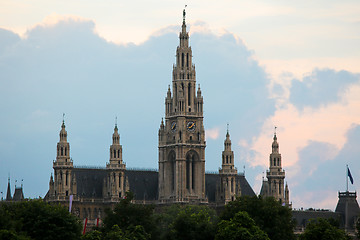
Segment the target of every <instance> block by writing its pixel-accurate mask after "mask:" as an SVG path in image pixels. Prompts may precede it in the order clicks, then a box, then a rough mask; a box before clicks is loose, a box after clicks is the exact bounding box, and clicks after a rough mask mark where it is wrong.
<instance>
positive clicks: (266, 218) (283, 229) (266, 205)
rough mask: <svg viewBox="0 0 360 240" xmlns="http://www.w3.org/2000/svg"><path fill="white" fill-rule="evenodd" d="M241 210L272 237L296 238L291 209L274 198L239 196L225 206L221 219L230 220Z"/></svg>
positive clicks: (278, 238)
mask: <svg viewBox="0 0 360 240" xmlns="http://www.w3.org/2000/svg"><path fill="white" fill-rule="evenodd" d="M240 211H244V212H247V213H248V214H249V216H250V217H251V218H252V219H254V221H255V223H256V225H257V226H259V227H260V228H261V229H262V230H263V231H264V232H265V233H266V234H267V235H268V237H269V238H270V239H272V240H292V239H295V235H294V232H293V230H294V227H295V223H294V222H293V220H292V213H291V209H289V208H288V207H285V206H281V204H280V203H279V202H278V201H276V200H275V199H274V198H262V197H248V196H244V197H239V198H237V199H236V200H235V201H233V202H229V203H228V204H227V205H226V206H225V209H224V211H223V212H222V214H221V219H222V220H230V219H231V218H234V216H235V214H236V213H238V212H240Z"/></svg>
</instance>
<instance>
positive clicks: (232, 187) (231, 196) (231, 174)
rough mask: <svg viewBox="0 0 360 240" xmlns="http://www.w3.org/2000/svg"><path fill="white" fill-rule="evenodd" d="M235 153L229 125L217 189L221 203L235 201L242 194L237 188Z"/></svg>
mask: <svg viewBox="0 0 360 240" xmlns="http://www.w3.org/2000/svg"><path fill="white" fill-rule="evenodd" d="M234 162H235V159H234V152H233V151H232V150H231V140H230V134H229V125H228V129H227V132H226V138H225V141H224V151H223V152H222V165H221V168H220V169H219V175H220V183H218V187H217V197H216V201H217V202H221V203H225V204H226V203H228V202H230V201H234V200H235V198H236V196H237V195H239V194H240V190H239V189H238V187H237V185H238V184H237V182H236V175H237V169H236V168H235V164H234Z"/></svg>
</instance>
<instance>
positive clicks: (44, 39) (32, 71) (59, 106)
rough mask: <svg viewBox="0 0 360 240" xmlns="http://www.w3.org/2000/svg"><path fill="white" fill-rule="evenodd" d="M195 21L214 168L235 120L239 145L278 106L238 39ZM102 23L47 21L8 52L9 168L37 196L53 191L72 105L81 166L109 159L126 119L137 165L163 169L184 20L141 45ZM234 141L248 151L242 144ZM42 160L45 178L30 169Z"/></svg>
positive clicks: (4, 157) (4, 106) (2, 68)
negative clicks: (166, 119) (110, 34)
mask: <svg viewBox="0 0 360 240" xmlns="http://www.w3.org/2000/svg"><path fill="white" fill-rule="evenodd" d="M191 27H194V31H193V33H192V34H191V36H190V40H191V46H192V49H193V55H194V59H193V60H194V61H193V62H194V63H195V65H196V71H197V83H199V84H201V89H202V93H203V96H204V102H205V103H204V110H205V113H204V123H205V129H208V130H210V132H209V131H208V132H207V134H208V137H210V138H211V137H212V138H213V139H212V141H209V142H208V145H207V150H206V154H207V155H206V159H207V162H206V164H207V165H206V169H207V170H214V169H218V167H219V166H220V165H221V151H222V150H223V139H224V138H225V133H226V123H227V122H229V123H230V129H231V136H232V140H233V142H234V143H236V142H238V141H239V140H240V139H245V140H246V141H247V142H251V139H252V136H253V135H254V134H256V133H259V132H260V131H261V127H262V122H263V121H264V119H266V118H268V117H269V116H270V115H271V114H273V112H274V110H275V103H274V101H273V100H272V99H269V92H268V90H267V85H268V84H269V79H268V78H267V75H266V73H265V72H264V70H263V68H261V67H260V66H259V65H258V63H257V62H256V61H255V60H254V59H253V57H252V56H253V52H252V51H250V50H249V49H247V47H246V46H245V45H244V43H243V42H242V41H241V40H240V39H239V38H238V37H236V36H234V35H233V34H231V33H229V32H225V33H224V34H222V35H216V34H213V33H211V32H210V31H208V30H207V29H206V24H204V23H199V24H198V25H196V24H195V25H194V26H191ZM95 28H96V26H95V23H94V22H93V21H90V20H86V19H73V18H68V19H66V18H65V19H61V20H60V21H57V22H56V21H55V22H54V21H50V23H49V21H46V23H45V24H38V25H36V26H35V27H34V28H32V29H30V30H28V32H27V34H26V37H25V38H21V39H20V38H18V39H16V38H15V40H13V41H12V42H14V43H15V42H16V44H15V45H13V47H12V48H13V49H12V51H11V52H9V53H8V54H7V55H5V54H2V55H0V59H1V63H2V64H0V84H1V86H2V87H1V88H0V102H1V103H0V111H1V112H3V113H6V114H4V117H3V118H1V120H0V124H1V125H2V126H6V128H5V129H4V130H3V131H2V139H6V141H4V140H1V141H0V143H1V144H0V159H1V161H2V162H1V165H2V166H5V167H2V168H1V170H0V173H1V176H6V178H7V173H8V172H11V173H16V174H12V176H14V175H16V176H15V178H16V177H17V176H20V177H21V178H24V179H26V180H27V184H26V185H25V186H26V193H27V192H28V193H29V195H30V196H32V197H33V196H38V195H41V196H43V195H44V194H45V193H46V191H47V188H48V186H47V182H48V178H49V176H50V173H51V172H52V169H51V168H52V160H53V159H54V158H55V153H56V152H55V149H56V143H57V141H58V132H59V130H60V125H61V120H62V113H63V112H65V113H66V117H65V123H66V127H67V131H68V140H69V142H70V145H71V153H70V155H71V157H72V158H73V160H74V164H75V165H100V166H104V165H105V163H106V161H108V151H109V146H110V144H111V134H112V131H113V126H114V118H115V116H117V117H118V126H119V131H120V135H121V143H122V145H123V148H124V149H123V158H124V161H125V162H126V164H127V166H128V167H140V166H141V167H150V168H156V167H157V162H158V159H157V157H158V153H157V151H158V150H157V144H158V143H157V142H158V139H157V131H158V128H159V125H160V121H161V117H163V116H164V99H165V96H166V91H167V86H168V85H169V84H171V81H172V79H171V76H172V74H171V71H172V64H173V63H174V60H175V58H174V53H175V51H176V47H177V45H178V32H179V31H180V26H178V27H177V31H176V33H174V26H170V27H169V29H168V30H167V29H166V28H164V29H162V30H160V31H158V32H156V33H154V35H152V36H150V37H149V38H148V39H147V40H146V41H145V42H143V43H141V44H137V45H135V44H114V43H111V42H108V41H106V40H105V39H103V38H102V37H100V36H99V35H98V34H97V33H96V31H95ZM10 35H11V34H10ZM9 38H10V37H9ZM219 126H223V127H219ZM221 132H222V133H223V135H222V134H221ZM219 136H223V138H222V137H219ZM17 146H22V147H21V150H19V149H18V147H17ZM233 148H234V150H235V151H238V150H237V146H236V144H234V145H233ZM25 153H26V156H27V157H26V158H24V154H25ZM25 159H26V160H25ZM238 159H242V160H243V162H240V161H239V160H238ZM236 162H237V163H238V164H240V165H244V163H245V160H244V159H243V157H242V156H240V155H239V156H238V158H237V159H236ZM18 166H22V167H21V168H19V167H18ZM32 166H37V172H38V174H36V176H34V175H32V173H30V172H28V171H26V170H25V169H28V168H31V167H32ZM248 172H249V179H251V178H252V177H251V174H252V173H251V171H248ZM30 179H31V181H30ZM2 182H4V183H6V179H5V180H4V181H2ZM30 185H31V186H30ZM5 187H6V186H5Z"/></svg>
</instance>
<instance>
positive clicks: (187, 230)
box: [164, 206, 217, 240]
mask: <svg viewBox="0 0 360 240" xmlns="http://www.w3.org/2000/svg"><path fill="white" fill-rule="evenodd" d="M168 210H169V211H170V212H172V213H173V214H175V215H172V216H173V217H171V216H170V218H169V216H168V220H170V221H169V222H168V225H167V226H166V225H165V226H164V227H165V228H166V229H165V231H167V233H166V236H165V238H166V239H188V240H191V239H194V240H202V239H204V240H205V239H214V236H215V231H216V223H217V217H216V213H215V211H214V210H212V209H210V208H208V207H207V206H185V207H182V206H174V207H171V208H169V209H168ZM164 215H165V216H166V213H165V214H164ZM171 218H172V219H171Z"/></svg>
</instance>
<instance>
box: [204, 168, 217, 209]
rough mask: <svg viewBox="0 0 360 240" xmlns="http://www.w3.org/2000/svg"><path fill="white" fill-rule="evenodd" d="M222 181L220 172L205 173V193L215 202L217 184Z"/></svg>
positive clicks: (209, 199)
mask: <svg viewBox="0 0 360 240" xmlns="http://www.w3.org/2000/svg"><path fill="white" fill-rule="evenodd" d="M218 182H220V176H219V174H213V173H206V174H205V195H206V196H207V198H208V201H209V202H215V194H216V186H217V183H218Z"/></svg>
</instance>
